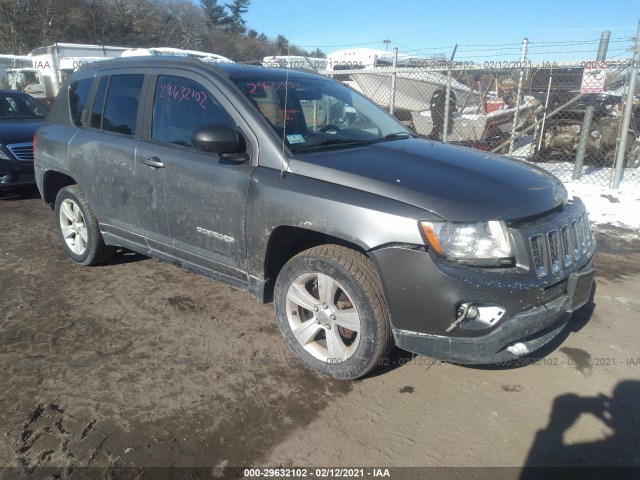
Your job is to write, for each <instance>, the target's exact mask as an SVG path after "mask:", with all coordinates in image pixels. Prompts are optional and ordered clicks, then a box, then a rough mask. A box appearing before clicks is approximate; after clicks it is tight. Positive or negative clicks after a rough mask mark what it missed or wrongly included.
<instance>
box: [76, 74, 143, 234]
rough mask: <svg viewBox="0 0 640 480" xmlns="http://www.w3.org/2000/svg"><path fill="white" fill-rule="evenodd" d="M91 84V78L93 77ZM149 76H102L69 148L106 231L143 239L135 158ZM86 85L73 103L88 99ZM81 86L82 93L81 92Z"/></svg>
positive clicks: (83, 109) (81, 86)
mask: <svg viewBox="0 0 640 480" xmlns="http://www.w3.org/2000/svg"><path fill="white" fill-rule="evenodd" d="M87 80H91V79H87ZM144 81H145V75H144V72H143V71H142V70H139V71H137V70H136V69H128V70H127V73H122V70H117V71H113V72H104V73H101V76H99V77H96V79H95V81H94V83H93V88H92V92H93V93H92V95H91V97H92V98H93V102H92V106H91V108H90V110H89V109H88V108H84V106H83V105H78V106H77V107H76V108H75V109H76V110H77V111H78V113H80V112H83V113H82V115H76V116H74V122H76V124H77V125H79V126H81V127H82V128H79V129H78V131H77V133H76V134H75V135H74V137H73V138H72V139H71V142H70V144H69V154H68V158H69V161H70V162H72V163H74V165H72V166H71V171H73V172H78V173H79V174H81V177H82V178H81V179H77V180H78V182H79V184H80V188H81V189H82V190H83V192H84V193H85V195H86V196H87V199H88V200H89V204H90V205H91V208H92V209H93V210H94V213H95V214H96V217H97V218H98V221H99V222H100V223H101V224H102V225H104V227H103V231H104V232H106V233H107V234H109V233H112V234H115V235H118V236H122V237H126V238H129V239H131V240H134V241H140V239H141V237H140V236H139V235H135V233H138V234H139V233H141V232H140V228H139V226H138V225H139V218H140V217H139V214H138V209H137V202H138V200H139V192H138V189H137V188H136V183H135V155H136V148H137V146H138V143H139V140H138V135H139V131H141V123H142V122H141V121H139V119H141V118H142V111H141V110H140V108H139V107H140V106H141V104H142V102H141V101H140V98H141V95H142V92H143V84H144ZM86 87H87V86H86V84H80V82H78V85H77V86H76V87H74V85H72V86H71V89H70V92H69V93H70V103H71V104H72V109H73V108H74V102H76V101H78V98H81V96H82V95H84V93H83V92H81V91H80V90H79V89H80V88H86ZM74 88H77V89H78V91H75V90H74Z"/></svg>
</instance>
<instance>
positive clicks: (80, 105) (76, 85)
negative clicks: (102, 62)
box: [69, 78, 93, 127]
mask: <svg viewBox="0 0 640 480" xmlns="http://www.w3.org/2000/svg"><path fill="white" fill-rule="evenodd" d="M92 81H93V78H85V79H83V80H78V81H76V82H72V83H71V85H70V86H69V109H70V111H71V119H72V120H73V123H74V124H75V125H76V126H78V127H79V126H80V125H81V122H80V119H81V118H82V110H84V109H85V108H86V107H87V100H88V99H89V91H90V90H91V82H92Z"/></svg>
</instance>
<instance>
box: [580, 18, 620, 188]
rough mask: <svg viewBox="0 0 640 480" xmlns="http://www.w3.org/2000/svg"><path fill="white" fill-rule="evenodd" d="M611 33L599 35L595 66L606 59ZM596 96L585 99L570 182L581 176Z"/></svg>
mask: <svg viewBox="0 0 640 480" xmlns="http://www.w3.org/2000/svg"><path fill="white" fill-rule="evenodd" d="M610 36H611V32H610V31H609V30H605V31H604V32H602V34H601V35H600V45H599V46H598V55H597V56H596V64H597V63H598V62H601V61H603V60H604V59H605V58H606V57H607V47H608V46H609V37H610ZM595 103H596V96H595V94H591V95H589V96H588V97H587V108H586V109H585V112H584V119H583V120H582V126H581V127H580V138H579V140H578V151H577V152H576V161H575V163H574V164H573V176H572V177H571V178H572V180H579V179H580V176H581V175H582V165H583V164H584V156H585V153H586V152H587V141H588V140H589V134H590V133H591V122H592V121H593V111H594V110H595V108H596V106H595Z"/></svg>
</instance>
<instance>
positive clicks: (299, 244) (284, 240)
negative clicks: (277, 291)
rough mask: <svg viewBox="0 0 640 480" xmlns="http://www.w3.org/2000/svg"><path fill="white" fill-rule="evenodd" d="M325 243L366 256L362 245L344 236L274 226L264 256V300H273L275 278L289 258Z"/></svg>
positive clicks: (299, 228)
mask: <svg viewBox="0 0 640 480" xmlns="http://www.w3.org/2000/svg"><path fill="white" fill-rule="evenodd" d="M325 244H335V245H341V246H344V247H347V248H350V249H352V250H355V251H357V252H360V253H362V254H363V255H365V256H368V255H367V251H366V250H365V248H364V247H363V246H362V245H359V244H357V243H354V242H352V241H349V240H346V239H344V238H339V237H335V236H333V235H328V234H326V233H322V232H318V231H315V230H310V229H306V228H302V227H294V226H288V225H283V226H279V227H276V228H275V229H274V230H273V231H272V232H271V235H270V236H269V241H268V242H267V248H266V251H265V256H264V264H263V268H264V270H263V271H264V279H265V289H264V301H265V302H270V301H272V300H273V289H274V286H275V281H276V278H277V277H278V274H279V273H280V270H281V269H282V267H283V266H284V265H285V264H286V263H287V262H288V261H289V260H290V259H291V258H293V257H294V256H296V255H297V254H298V253H300V252H303V251H305V250H308V249H310V248H313V247H317V246H320V245H325Z"/></svg>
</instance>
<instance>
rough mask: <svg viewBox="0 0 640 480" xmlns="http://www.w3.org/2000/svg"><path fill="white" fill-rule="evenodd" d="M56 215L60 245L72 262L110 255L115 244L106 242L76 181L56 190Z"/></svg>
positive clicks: (84, 262) (88, 262)
mask: <svg viewBox="0 0 640 480" xmlns="http://www.w3.org/2000/svg"><path fill="white" fill-rule="evenodd" d="M55 215H56V227H57V231H58V237H59V238H60V243H62V248H64V251H65V252H66V254H67V255H68V256H69V257H70V258H71V259H72V260H73V261H74V262H76V263H79V264H81V265H95V264H97V263H100V262H104V261H105V260H107V259H108V258H109V257H111V256H112V255H113V253H114V248H113V247H109V246H107V245H105V243H104V240H103V239H102V235H101V234H100V229H99V227H98V220H97V219H96V217H95V216H94V215H93V212H92V211H91V208H89V204H88V203H87V200H86V199H85V197H84V195H83V193H82V191H81V190H80V189H79V188H78V186H77V185H70V186H68V187H64V188H63V189H62V190H60V191H59V192H58V195H57V196H56V205H55Z"/></svg>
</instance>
